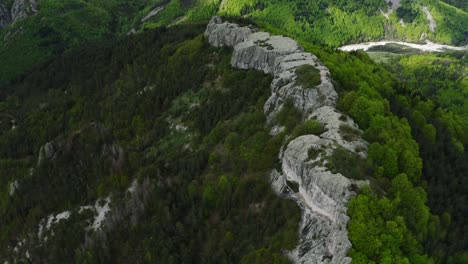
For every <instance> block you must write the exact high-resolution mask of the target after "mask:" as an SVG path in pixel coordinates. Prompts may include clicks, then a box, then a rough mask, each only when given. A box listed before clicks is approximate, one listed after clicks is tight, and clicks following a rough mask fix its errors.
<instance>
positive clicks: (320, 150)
mask: <svg viewBox="0 0 468 264" xmlns="http://www.w3.org/2000/svg"><path fill="white" fill-rule="evenodd" d="M324 152H325V149H323V148H322V147H320V148H318V149H316V148H314V147H311V148H310V149H309V150H308V151H307V156H308V160H314V159H316V158H317V157H318V156H319V155H322V153H324Z"/></svg>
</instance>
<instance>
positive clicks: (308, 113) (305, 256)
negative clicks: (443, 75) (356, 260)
mask: <svg viewBox="0 0 468 264" xmlns="http://www.w3.org/2000/svg"><path fill="white" fill-rule="evenodd" d="M254 31H255V29H252V27H239V26H238V25H236V24H231V23H227V22H223V21H222V20H221V19H220V18H218V17H215V18H213V19H212V20H211V22H210V24H209V25H208V27H207V30H206V32H205V35H206V37H207V39H208V41H209V43H210V44H211V45H213V46H216V47H223V46H228V47H233V48H234V52H233V55H232V59H231V65H232V66H233V67H235V68H239V69H256V70H261V71H263V72H265V73H269V74H272V75H273V76H274V79H273V82H272V83H271V92H272V94H271V96H270V98H269V99H268V100H267V102H266V103H265V106H264V112H265V115H266V116H267V121H268V123H269V124H270V125H272V126H273V129H272V133H275V132H276V131H280V130H281V128H280V127H278V125H277V124H275V116H276V114H277V113H278V111H280V110H281V109H282V107H283V106H284V103H285V102H286V101H287V100H292V102H293V104H294V106H295V107H296V108H298V109H299V110H300V111H301V112H302V113H303V117H304V119H315V120H317V121H318V122H320V123H322V124H323V125H324V127H325V128H326V129H327V131H326V132H325V133H323V134H321V135H320V136H315V135H304V136H301V137H298V138H296V139H293V140H292V141H291V142H290V143H289V144H288V145H287V146H284V148H283V150H282V152H281V153H280V159H281V171H276V170H274V171H273V172H272V173H271V180H272V186H273V189H274V190H275V191H276V192H277V193H278V194H279V195H281V196H283V197H286V198H290V199H293V200H294V201H296V202H297V204H298V205H299V206H300V207H301V208H302V211H303V212H302V220H301V224H300V230H299V234H300V235H299V245H298V246H297V248H295V249H294V250H292V251H291V252H289V253H288V256H289V257H290V259H291V260H293V261H294V262H296V263H311V264H316V263H336V264H343V263H350V262H351V259H350V258H349V257H347V252H348V250H349V249H350V248H351V242H350V241H349V239H348V236H347V231H346V225H347V222H348V220H349V217H348V216H347V215H346V204H347V202H348V201H349V199H350V198H351V197H352V196H353V195H355V193H354V192H353V191H352V190H353V188H352V187H353V185H360V184H363V183H364V182H358V181H355V180H351V179H348V178H346V177H345V176H344V175H342V174H340V173H332V172H331V171H330V170H329V169H328V168H327V166H326V165H327V163H328V158H329V157H330V156H331V155H332V154H333V151H334V150H335V149H336V148H344V149H347V150H348V151H350V152H352V153H355V154H356V155H358V156H360V157H366V156H367V145H368V143H367V142H365V141H364V140H363V139H362V138H361V137H360V134H361V131H360V130H359V128H358V126H357V125H356V124H355V123H354V122H353V120H352V119H351V118H349V117H348V116H346V115H344V114H342V113H339V111H337V110H336V107H335V106H336V101H337V99H338V94H337V93H336V91H335V89H334V87H333V84H332V80H331V75H330V72H329V70H328V69H327V68H326V67H325V66H324V65H323V64H322V63H321V62H320V60H319V59H318V58H317V57H316V56H315V55H313V54H310V53H306V52H304V51H303V48H302V47H301V46H300V45H299V44H298V43H297V42H296V41H294V40H293V39H291V38H287V37H282V36H270V35H269V34H268V33H264V32H256V33H254ZM246 32H247V33H246ZM224 34H226V35H224ZM303 65H307V66H309V67H310V66H312V67H313V68H315V69H316V70H318V72H319V74H320V83H319V84H317V85H313V86H312V87H303V85H301V84H300V83H298V82H296V80H297V79H298V73H297V69H298V68H299V67H301V66H303ZM344 128H346V129H344ZM344 131H345V132H346V133H344ZM350 131H351V132H352V133H351V135H349V134H350ZM310 153H312V154H310ZM313 153H315V155H314V154H313ZM310 155H312V156H310ZM290 183H295V184H297V185H298V188H297V189H294V188H292V187H290Z"/></svg>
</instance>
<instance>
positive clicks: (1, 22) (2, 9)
mask: <svg viewBox="0 0 468 264" xmlns="http://www.w3.org/2000/svg"><path fill="white" fill-rule="evenodd" d="M10 21H11V15H10V10H8V8H7V7H6V6H5V4H3V1H2V0H0V29H1V28H4V27H6V26H7V25H8V24H9V23H10Z"/></svg>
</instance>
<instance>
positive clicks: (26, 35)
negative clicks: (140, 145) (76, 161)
mask: <svg viewBox="0 0 468 264" xmlns="http://www.w3.org/2000/svg"><path fill="white" fill-rule="evenodd" d="M2 1H3V0H2ZM2 1H0V20H2V21H3V18H1V17H3V15H2V14H1V13H2V12H3V11H4V10H3V9H2V6H3V7H4V8H5V10H9V9H11V8H12V5H14V3H15V2H24V3H34V7H35V8H32V9H33V10H35V12H31V10H30V9H31V8H30V7H28V5H27V4H24V7H23V8H25V9H26V10H28V12H25V13H27V15H25V16H24V17H23V18H21V19H17V20H15V21H11V22H10V23H9V25H8V23H7V26H6V27H5V28H3V29H1V28H2V26H1V25H0V61H2V63H1V64H0V84H5V83H6V82H8V81H9V80H11V79H13V78H15V77H16V76H17V75H18V74H20V73H22V72H23V71H25V70H28V69H29V68H30V67H31V66H32V65H34V64H35V63H37V62H40V61H43V60H45V59H47V58H50V57H51V56H54V55H57V54H61V53H62V52H63V51H65V50H69V49H72V48H76V47H79V46H82V45H89V44H88V43H93V42H95V41H101V40H109V39H115V38H116V37H118V36H123V35H126V34H128V33H134V32H141V31H144V30H147V29H151V28H155V27H159V26H167V25H174V24H180V23H192V22H199V21H208V20H209V19H210V18H211V17H212V16H213V15H215V14H220V15H224V16H234V17H236V16H242V17H247V18H250V19H253V20H255V21H256V22H257V23H260V25H261V26H262V27H263V28H266V29H268V30H270V31H271V30H278V29H279V30H280V31H281V32H282V33H283V34H287V35H292V36H294V37H298V38H301V39H303V40H306V41H309V42H314V43H320V44H327V45H332V46H335V47H337V46H340V45H344V44H349V43H356V42H364V41H371V40H380V39H396V40H406V41H410V42H424V41H425V40H426V39H429V40H431V41H435V42H441V43H447V44H453V45H466V44H467V43H468V42H467V40H468V31H467V28H468V14H467V13H466V8H465V9H464V7H463V3H460V2H459V1H452V2H453V3H452V2H450V1H446V2H448V4H447V3H444V2H441V1H438V0H417V1H416V0H414V1H413V0H401V1H395V2H396V3H399V4H395V5H393V4H389V3H387V2H386V1H385V0H359V1H339V0H320V1H306V0H295V1H289V0H288V1H286V0H242V1H239V0H223V1H221V0H153V1H151V0H144V1H126V0H105V1H84V0H72V1H68V0H67V1H65V0H38V1H37V2H36V0H14V1H4V2H5V3H3V2H2ZM461 2H464V1H461ZM449 4H452V5H449ZM20 6H21V5H20ZM454 6H455V7H454ZM457 7H458V8H457ZM28 8H29V9H28ZM426 11H427V12H429V14H430V16H431V18H432V19H433V20H434V21H435V28H431V23H430V21H429V18H428V15H427V13H426ZM3 23H4V22H1V24H3Z"/></svg>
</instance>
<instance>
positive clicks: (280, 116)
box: [276, 99, 302, 132]
mask: <svg viewBox="0 0 468 264" xmlns="http://www.w3.org/2000/svg"><path fill="white" fill-rule="evenodd" d="M301 120H302V113H301V111H299V109H297V108H296V107H295V106H294V103H293V101H292V99H288V100H286V102H285V103H284V104H283V107H282V108H281V110H280V111H279V112H278V113H277V114H276V122H277V123H278V124H279V125H281V126H284V127H286V129H287V131H288V132H289V131H291V130H292V129H293V128H294V127H296V126H297V125H298V124H299V123H300V122H301Z"/></svg>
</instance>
